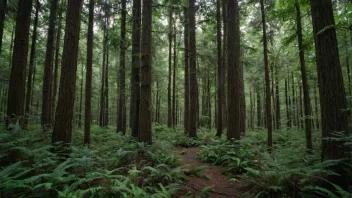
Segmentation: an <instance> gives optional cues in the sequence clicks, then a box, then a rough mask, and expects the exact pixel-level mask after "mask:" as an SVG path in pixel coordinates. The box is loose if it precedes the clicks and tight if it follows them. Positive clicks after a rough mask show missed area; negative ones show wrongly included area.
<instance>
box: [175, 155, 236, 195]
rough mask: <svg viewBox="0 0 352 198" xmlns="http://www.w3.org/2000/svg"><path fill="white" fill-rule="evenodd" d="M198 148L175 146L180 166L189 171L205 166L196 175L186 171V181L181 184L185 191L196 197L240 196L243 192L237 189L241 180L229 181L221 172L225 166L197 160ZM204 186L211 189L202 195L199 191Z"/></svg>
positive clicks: (224, 169)
mask: <svg viewBox="0 0 352 198" xmlns="http://www.w3.org/2000/svg"><path fill="white" fill-rule="evenodd" d="M200 150H201V148H176V151H177V154H178V155H179V156H180V158H181V159H182V162H181V166H183V167H185V168H186V169H188V170H190V172H191V171H192V170H194V168H197V167H200V166H204V167H205V168H203V169H202V171H201V172H200V173H199V174H197V175H194V174H187V172H186V175H187V176H186V179H187V181H186V183H185V184H184V186H183V189H184V191H185V193H187V194H192V195H194V196H196V197H209V198H229V197H240V196H241V194H243V191H241V189H239V187H240V186H242V184H241V181H240V180H237V181H235V182H231V181H230V178H228V177H227V176H226V175H224V174H223V173H224V172H225V171H226V167H222V166H215V165H213V164H209V163H203V162H201V161H200V160H198V159H197V152H199V151H200ZM206 187H211V191H209V192H208V193H207V194H206V195H202V193H201V192H202V190H203V189H204V188H206ZM184 197H186V196H184Z"/></svg>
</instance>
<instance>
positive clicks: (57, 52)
mask: <svg viewBox="0 0 352 198" xmlns="http://www.w3.org/2000/svg"><path fill="white" fill-rule="evenodd" d="M65 2H66V0H61V6H60V10H59V12H60V14H59V19H58V27H57V33H56V43H55V45H56V49H55V65H54V77H53V91H52V94H53V98H52V102H51V109H52V111H51V114H52V118H54V117H55V116H54V115H55V105H56V96H57V89H58V84H57V81H58V76H59V59H60V47H61V29H62V15H63V12H64V6H65V4H66V3H65ZM52 124H54V120H53V119H52Z"/></svg>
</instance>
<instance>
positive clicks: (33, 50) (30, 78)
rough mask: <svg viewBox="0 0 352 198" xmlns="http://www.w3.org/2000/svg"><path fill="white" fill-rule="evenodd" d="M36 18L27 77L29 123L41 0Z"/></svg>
mask: <svg viewBox="0 0 352 198" xmlns="http://www.w3.org/2000/svg"><path fill="white" fill-rule="evenodd" d="M35 9H36V10H35V18H34V25H33V33H32V45H31V54H30V57H29V69H28V78H27V93H26V106H25V113H26V116H27V118H26V123H28V119H29V117H28V115H29V110H30V104H31V96H32V81H33V72H34V61H35V59H36V49H37V37H38V36H37V35H38V34H37V28H38V14H39V9H40V2H39V0H37V1H36V8H35Z"/></svg>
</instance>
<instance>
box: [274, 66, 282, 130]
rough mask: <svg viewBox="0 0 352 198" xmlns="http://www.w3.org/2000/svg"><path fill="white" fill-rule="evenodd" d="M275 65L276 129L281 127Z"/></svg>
mask: <svg viewBox="0 0 352 198" xmlns="http://www.w3.org/2000/svg"><path fill="white" fill-rule="evenodd" d="M277 70H278V69H277V68H276V67H275V92H276V93H275V96H276V97H275V104H276V105H275V106H276V108H275V110H276V129H280V128H281V107H280V91H279V87H280V86H279V74H278V71H277Z"/></svg>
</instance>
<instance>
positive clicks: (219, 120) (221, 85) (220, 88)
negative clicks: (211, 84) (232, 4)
mask: <svg viewBox="0 0 352 198" xmlns="http://www.w3.org/2000/svg"><path fill="white" fill-rule="evenodd" d="M220 6H221V2H220V0H217V1H216V38H217V49H218V101H217V102H218V104H217V105H218V113H217V132H216V136H218V137H220V136H221V134H222V108H223V105H222V104H223V100H224V98H223V96H224V82H223V81H224V80H223V78H222V77H223V74H222V73H223V65H222V64H221V63H222V51H221V36H222V35H221V11H220Z"/></svg>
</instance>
